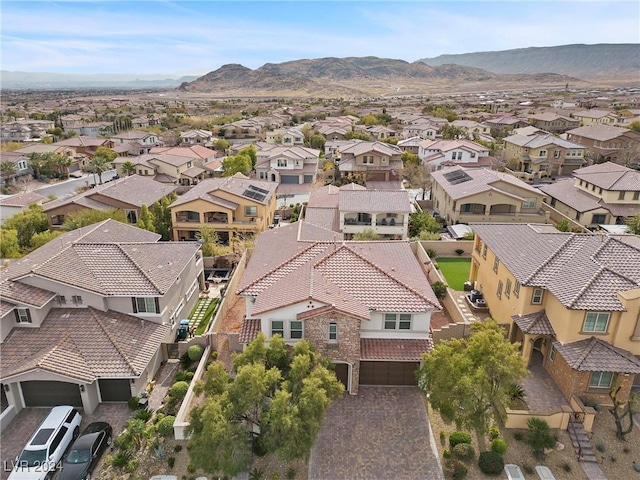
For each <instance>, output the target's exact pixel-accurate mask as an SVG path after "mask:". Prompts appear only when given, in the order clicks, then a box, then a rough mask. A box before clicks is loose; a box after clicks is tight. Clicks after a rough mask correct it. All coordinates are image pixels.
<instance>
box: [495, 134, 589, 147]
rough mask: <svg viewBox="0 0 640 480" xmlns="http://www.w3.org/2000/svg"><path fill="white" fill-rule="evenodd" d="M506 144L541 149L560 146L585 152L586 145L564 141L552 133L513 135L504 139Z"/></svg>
mask: <svg viewBox="0 0 640 480" xmlns="http://www.w3.org/2000/svg"><path fill="white" fill-rule="evenodd" d="M504 141H505V142H508V143H513V144H514V145H518V146H521V147H529V148H540V147H545V146H547V145H558V146H559V147H563V148H569V149H580V150H583V149H584V148H585V147H584V145H580V144H578V143H574V142H570V141H568V140H564V139H562V138H560V137H556V136H555V135H552V134H551V133H549V134H546V135H536V134H534V135H529V136H525V135H518V134H516V135H511V136H509V137H506V138H505V139H504Z"/></svg>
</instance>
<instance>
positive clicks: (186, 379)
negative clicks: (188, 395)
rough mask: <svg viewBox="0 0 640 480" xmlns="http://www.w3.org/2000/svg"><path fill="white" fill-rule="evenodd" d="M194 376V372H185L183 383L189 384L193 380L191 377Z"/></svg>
mask: <svg viewBox="0 0 640 480" xmlns="http://www.w3.org/2000/svg"><path fill="white" fill-rule="evenodd" d="M194 375H195V373H194V372H187V373H185V374H184V381H185V382H190V381H191V380H193V376H194Z"/></svg>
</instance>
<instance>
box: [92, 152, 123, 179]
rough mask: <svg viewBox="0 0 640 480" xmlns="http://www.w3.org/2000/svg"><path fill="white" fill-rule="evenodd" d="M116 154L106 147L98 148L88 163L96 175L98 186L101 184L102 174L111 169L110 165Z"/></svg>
mask: <svg viewBox="0 0 640 480" xmlns="http://www.w3.org/2000/svg"><path fill="white" fill-rule="evenodd" d="M117 156H118V154H117V153H116V152H114V151H113V150H110V149H108V148H107V147H100V148H98V149H97V150H96V153H95V155H94V156H93V158H92V159H91V161H90V162H89V168H91V170H92V171H93V172H94V173H97V174H98V178H99V179H100V184H102V172H106V171H107V170H109V169H110V168H111V163H112V162H113V161H114V160H115V159H116V157H117Z"/></svg>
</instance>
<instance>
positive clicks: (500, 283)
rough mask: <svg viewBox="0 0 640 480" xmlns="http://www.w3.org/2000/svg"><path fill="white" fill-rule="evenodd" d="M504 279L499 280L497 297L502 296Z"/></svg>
mask: <svg viewBox="0 0 640 480" xmlns="http://www.w3.org/2000/svg"><path fill="white" fill-rule="evenodd" d="M502 286H503V285H502V280H499V281H498V290H497V291H496V297H498V298H502Z"/></svg>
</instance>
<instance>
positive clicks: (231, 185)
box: [170, 174, 278, 210]
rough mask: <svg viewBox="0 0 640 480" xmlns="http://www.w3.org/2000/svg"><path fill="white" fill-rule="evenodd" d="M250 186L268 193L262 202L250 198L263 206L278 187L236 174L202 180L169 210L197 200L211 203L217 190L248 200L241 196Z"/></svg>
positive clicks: (271, 183) (275, 184) (274, 184)
mask: <svg viewBox="0 0 640 480" xmlns="http://www.w3.org/2000/svg"><path fill="white" fill-rule="evenodd" d="M250 185H253V186H254V187H258V188H260V189H263V190H266V191H267V192H268V193H267V194H266V196H265V198H264V200H262V201H258V200H256V199H254V198H251V200H252V201H254V202H256V203H261V204H263V205H266V204H268V203H269V202H270V201H271V197H272V196H273V195H275V191H276V188H277V186H278V184H277V183H274V182H264V181H261V180H253V179H251V178H248V177H245V176H244V175H242V174H236V175H234V176H232V177H220V178H205V179H204V180H202V181H200V183H198V184H197V185H195V186H194V187H193V188H191V190H189V191H188V192H187V193H185V194H184V195H182V196H181V197H179V198H178V199H177V200H176V201H175V202H173V203H172V204H171V205H170V208H175V207H177V206H179V205H183V204H185V203H188V202H192V201H194V200H198V199H202V200H205V201H212V200H211V197H212V196H215V192H216V191H218V190H220V191H223V192H226V193H230V194H232V195H236V196H238V197H242V198H249V197H244V195H243V194H244V192H245V191H246V190H247V188H248V187H249V186H250ZM236 206H237V205H236ZM229 208H230V207H229ZM235 208H236V207H233V209H234V210H235Z"/></svg>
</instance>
